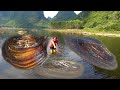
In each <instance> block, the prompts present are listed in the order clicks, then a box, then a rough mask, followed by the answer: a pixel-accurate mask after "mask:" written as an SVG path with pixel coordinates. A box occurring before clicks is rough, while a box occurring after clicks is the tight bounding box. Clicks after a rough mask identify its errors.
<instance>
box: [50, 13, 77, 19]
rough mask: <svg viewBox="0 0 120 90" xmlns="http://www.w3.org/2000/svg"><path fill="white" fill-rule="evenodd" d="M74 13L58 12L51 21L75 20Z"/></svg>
mask: <svg viewBox="0 0 120 90" xmlns="http://www.w3.org/2000/svg"><path fill="white" fill-rule="evenodd" d="M76 16H77V15H76V14H75V13H74V11H59V12H58V13H57V15H56V16H55V17H54V18H53V19H52V20H53V21H66V20H72V19H75V18H76Z"/></svg>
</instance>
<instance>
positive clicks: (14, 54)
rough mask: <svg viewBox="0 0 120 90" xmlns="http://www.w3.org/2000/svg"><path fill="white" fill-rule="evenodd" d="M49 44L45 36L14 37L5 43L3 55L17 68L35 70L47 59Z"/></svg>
mask: <svg viewBox="0 0 120 90" xmlns="http://www.w3.org/2000/svg"><path fill="white" fill-rule="evenodd" d="M47 42H48V41H47V39H46V37H44V36H40V37H36V36H33V35H23V36H14V37H11V38H9V39H7V40H6V41H5V42H4V44H3V47H2V55H3V57H4V58H5V60H6V61H7V62H8V63H10V64H12V65H13V66H15V67H17V68H21V69H30V68H34V67H35V66H37V65H39V64H42V63H43V62H44V61H45V60H46V59H47V52H46V47H47Z"/></svg>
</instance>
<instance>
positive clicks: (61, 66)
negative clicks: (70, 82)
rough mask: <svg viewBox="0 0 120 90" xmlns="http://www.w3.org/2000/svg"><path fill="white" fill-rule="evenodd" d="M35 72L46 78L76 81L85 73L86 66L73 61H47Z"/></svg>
mask: <svg viewBox="0 0 120 90" xmlns="http://www.w3.org/2000/svg"><path fill="white" fill-rule="evenodd" d="M34 70H35V72H36V73H37V74H38V75H40V76H44V77H46V78H51V79H52V78H54V79H74V78H79V77H80V76H81V75H82V74H83V72H84V66H83V65H82V64H80V63H79V62H76V61H72V60H66V59H65V60H64V59H63V60H50V59H49V60H47V61H46V62H45V63H44V64H43V65H42V66H41V67H39V66H37V67H36V68H35V69H34Z"/></svg>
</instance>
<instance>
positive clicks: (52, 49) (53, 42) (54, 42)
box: [50, 36, 58, 54]
mask: <svg viewBox="0 0 120 90" xmlns="http://www.w3.org/2000/svg"><path fill="white" fill-rule="evenodd" d="M57 45H58V39H57V37H55V36H54V37H53V38H52V40H51V41H50V53H51V54H56V47H57Z"/></svg>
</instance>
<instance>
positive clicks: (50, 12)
mask: <svg viewBox="0 0 120 90" xmlns="http://www.w3.org/2000/svg"><path fill="white" fill-rule="evenodd" d="M74 12H75V13H76V14H79V13H80V12H81V11H74ZM57 13H58V11H44V16H45V17H46V18H47V17H51V18H53V17H54V16H55V15H56V14H57Z"/></svg>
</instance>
